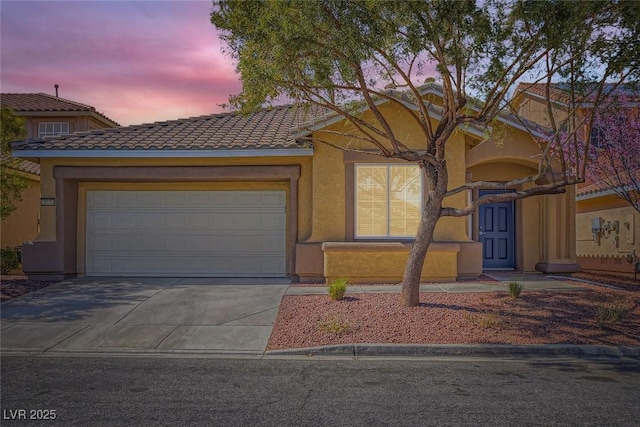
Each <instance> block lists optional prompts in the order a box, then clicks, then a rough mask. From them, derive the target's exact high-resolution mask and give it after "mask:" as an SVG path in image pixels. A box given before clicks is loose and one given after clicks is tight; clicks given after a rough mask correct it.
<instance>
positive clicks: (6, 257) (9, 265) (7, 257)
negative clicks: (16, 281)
mask: <svg viewBox="0 0 640 427" xmlns="http://www.w3.org/2000/svg"><path fill="white" fill-rule="evenodd" d="M19 266H20V260H19V259H18V253H17V252H16V250H15V249H12V248H4V249H0V273H2V274H10V273H11V272H12V271H13V270H15V269H16V268H18V267H19Z"/></svg>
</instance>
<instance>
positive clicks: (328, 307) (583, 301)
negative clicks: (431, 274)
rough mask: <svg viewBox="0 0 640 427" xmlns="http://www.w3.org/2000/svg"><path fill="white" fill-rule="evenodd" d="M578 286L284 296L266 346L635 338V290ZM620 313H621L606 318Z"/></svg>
mask: <svg viewBox="0 0 640 427" xmlns="http://www.w3.org/2000/svg"><path fill="white" fill-rule="evenodd" d="M581 286H583V285H582V284H581ZM584 287H585V288H587V289H586V290H582V291H562V292H526V291H524V292H523V293H522V295H521V296H520V298H518V299H513V298H511V297H510V296H509V295H508V294H504V293H421V295H420V300H421V301H422V303H421V304H420V306H418V307H414V308H404V307H400V306H399V294H387V293H384V294H376V293H369V294H355V293H354V294H347V298H345V299H344V300H342V301H332V300H330V299H329V297H328V296H326V295H304V296H285V297H284V298H283V300H282V304H281V305H280V310H279V312H278V317H277V319H276V323H275V327H274V329H273V333H272V335H271V338H270V340H269V345H268V347H267V349H268V350H275V349H285V348H301V347H314V346H321V345H330V344H350V343H378V344H380V343H405V344H597V345H630V346H638V345H640V293H638V292H629V291H619V290H611V289H606V288H601V287H597V286H590V285H584ZM620 312H622V313H623V314H622V316H621V318H620V319H619V320H608V321H607V320H606V319H604V317H605V314H606V313H608V314H616V313H620ZM598 313H600V316H599V315H598ZM599 318H600V322H598V319H599Z"/></svg>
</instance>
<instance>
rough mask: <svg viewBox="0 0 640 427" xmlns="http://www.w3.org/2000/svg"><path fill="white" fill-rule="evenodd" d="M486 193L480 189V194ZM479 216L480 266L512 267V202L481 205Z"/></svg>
mask: <svg viewBox="0 0 640 427" xmlns="http://www.w3.org/2000/svg"><path fill="white" fill-rule="evenodd" d="M488 193H490V192H489V191H481V192H480V195H481V196H482V195H484V194H488ZM479 216H480V218H479V224H480V231H479V238H480V242H481V243H482V268H496V269H499V268H505V269H507V268H509V269H510V268H514V267H515V232H514V230H515V226H514V202H513V201H511V202H500V203H488V204H486V205H481V206H480V208H479Z"/></svg>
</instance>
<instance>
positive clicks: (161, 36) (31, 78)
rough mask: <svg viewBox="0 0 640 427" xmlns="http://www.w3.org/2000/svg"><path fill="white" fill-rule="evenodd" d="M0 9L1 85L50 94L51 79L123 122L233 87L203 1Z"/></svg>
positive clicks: (204, 104) (199, 102)
mask: <svg viewBox="0 0 640 427" xmlns="http://www.w3.org/2000/svg"><path fill="white" fill-rule="evenodd" d="M1 7H2V46H1V47H2V71H1V73H2V74H1V82H2V91H3V92H46V93H53V85H54V84H56V83H57V84H59V85H60V96H62V97H65V98H69V99H72V100H75V101H78V102H83V103H85V104H90V105H93V106H94V107H96V108H97V109H98V110H99V111H101V112H103V113H104V114H106V115H107V116H109V117H110V118H112V119H113V120H116V121H118V122H119V123H121V124H125V125H126V124H135V123H143V122H150V121H158V120H168V119H175V118H178V117H188V116H195V115H202V114H211V113H214V112H218V111H220V110H221V109H220V107H219V106H218V105H219V104H223V103H226V102H227V100H228V96H229V95H230V94H232V93H237V92H239V91H240V88H241V86H240V82H239V78H238V76H237V75H236V73H235V71H234V66H233V64H232V62H231V60H230V58H229V57H228V56H226V55H224V54H223V53H222V52H221V47H222V45H221V42H220V41H219V40H218V38H217V35H216V31H215V28H214V27H213V25H211V24H210V22H209V12H210V10H211V3H210V2H209V1H173V2H158V1H150V2H146V1H135V2H92V1H84V2H6V1H3V2H2V6H1ZM52 23H54V24H52Z"/></svg>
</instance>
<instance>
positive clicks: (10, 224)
mask: <svg viewBox="0 0 640 427" xmlns="http://www.w3.org/2000/svg"><path fill="white" fill-rule="evenodd" d="M0 105H1V106H2V108H10V109H12V110H13V111H14V112H15V114H16V115H17V116H20V117H23V118H24V119H25V127H26V131H27V138H32V139H38V138H45V137H49V136H55V135H60V134H68V133H72V132H77V131H85V130H90V129H100V128H107V127H108V128H111V127H115V126H119V125H118V123H116V122H114V121H113V120H111V119H109V118H108V117H106V116H105V115H103V114H101V113H99V112H97V111H96V109H95V108H94V107H91V106H89V105H85V104H81V103H79V102H75V101H70V100H68V99H63V98H59V97H56V96H52V95H48V94H46V93H3V94H0ZM34 160H35V162H31V161H26V160H25V161H23V162H22V163H21V165H20V173H21V174H23V176H24V177H25V178H27V180H28V183H29V187H28V188H27V189H26V190H25V191H24V193H23V194H22V201H20V202H18V204H17V209H16V210H15V211H14V212H13V213H12V214H11V215H10V216H9V217H8V218H7V219H5V220H4V221H2V224H1V233H0V246H1V247H3V248H4V247H7V246H9V247H17V246H21V245H22V244H23V242H26V241H29V240H33V239H35V238H36V236H37V235H38V232H39V216H40V215H39V214H40V165H39V164H38V163H37V161H38V160H37V159H34Z"/></svg>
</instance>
